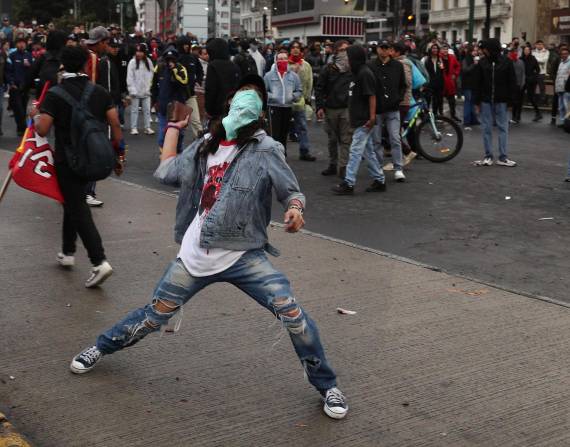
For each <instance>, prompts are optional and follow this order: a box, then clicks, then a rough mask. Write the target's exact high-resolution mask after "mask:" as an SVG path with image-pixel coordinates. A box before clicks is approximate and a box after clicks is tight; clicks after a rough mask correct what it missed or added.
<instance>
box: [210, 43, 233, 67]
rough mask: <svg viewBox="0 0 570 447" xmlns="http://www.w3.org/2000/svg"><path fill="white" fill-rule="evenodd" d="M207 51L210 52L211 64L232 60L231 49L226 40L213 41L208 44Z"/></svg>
mask: <svg viewBox="0 0 570 447" xmlns="http://www.w3.org/2000/svg"><path fill="white" fill-rule="evenodd" d="M206 50H207V51H208V56H209V57H210V62H212V61H214V60H217V59H221V60H229V59H230V49H229V47H228V43H227V42H226V41H225V40H224V39H220V38H215V39H211V40H209V41H208V42H207V43H206Z"/></svg>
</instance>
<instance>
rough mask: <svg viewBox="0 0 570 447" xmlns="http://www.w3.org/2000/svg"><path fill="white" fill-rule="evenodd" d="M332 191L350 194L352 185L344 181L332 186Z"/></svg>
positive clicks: (352, 190) (352, 189) (340, 194)
mask: <svg viewBox="0 0 570 447" xmlns="http://www.w3.org/2000/svg"><path fill="white" fill-rule="evenodd" d="M332 191H333V192H334V193H335V194H336V195H339V196H350V195H352V194H354V186H350V185H349V184H348V183H346V182H345V181H343V182H341V183H339V184H338V185H336V186H335V187H333V189H332Z"/></svg>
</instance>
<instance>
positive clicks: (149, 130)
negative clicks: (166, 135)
mask: <svg viewBox="0 0 570 447" xmlns="http://www.w3.org/2000/svg"><path fill="white" fill-rule="evenodd" d="M144 133H145V135H154V133H155V132H154V130H152V129H151V128H150V127H149V128H148V129H145V130H144Z"/></svg>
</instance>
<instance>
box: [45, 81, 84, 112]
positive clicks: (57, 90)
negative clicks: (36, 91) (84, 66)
mask: <svg viewBox="0 0 570 447" xmlns="http://www.w3.org/2000/svg"><path fill="white" fill-rule="evenodd" d="M50 90H51V91H52V92H53V93H55V95H56V96H59V97H60V98H61V99H63V100H64V101H65V102H66V103H67V104H69V106H70V107H71V108H72V109H74V108H77V107H79V103H78V102H77V100H76V99H75V98H74V97H73V96H71V95H70V94H69V93H67V92H66V91H65V90H64V89H63V88H62V87H61V86H59V85H56V86H55V87H53V88H52V89H50Z"/></svg>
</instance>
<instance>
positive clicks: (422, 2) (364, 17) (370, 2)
mask: <svg viewBox="0 0 570 447" xmlns="http://www.w3.org/2000/svg"><path fill="white" fill-rule="evenodd" d="M429 8H430V1H429V0H274V1H273V10H272V26H273V28H274V30H275V32H276V33H277V36H276V37H279V38H289V39H300V40H302V41H305V42H309V41H312V40H317V39H318V40H323V39H331V40H334V39H339V38H352V39H359V40H362V41H371V40H379V39H382V38H392V37H395V36H398V35H400V34H404V33H412V32H414V31H415V29H416V25H415V22H416V20H420V23H421V24H423V29H424V31H427V30H428V25H427V19H428V13H429ZM417 11H420V14H419V16H420V17H419V18H418V17H416V15H417V14H416V12H417ZM408 18H409V19H408ZM420 28H421V27H420Z"/></svg>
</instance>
